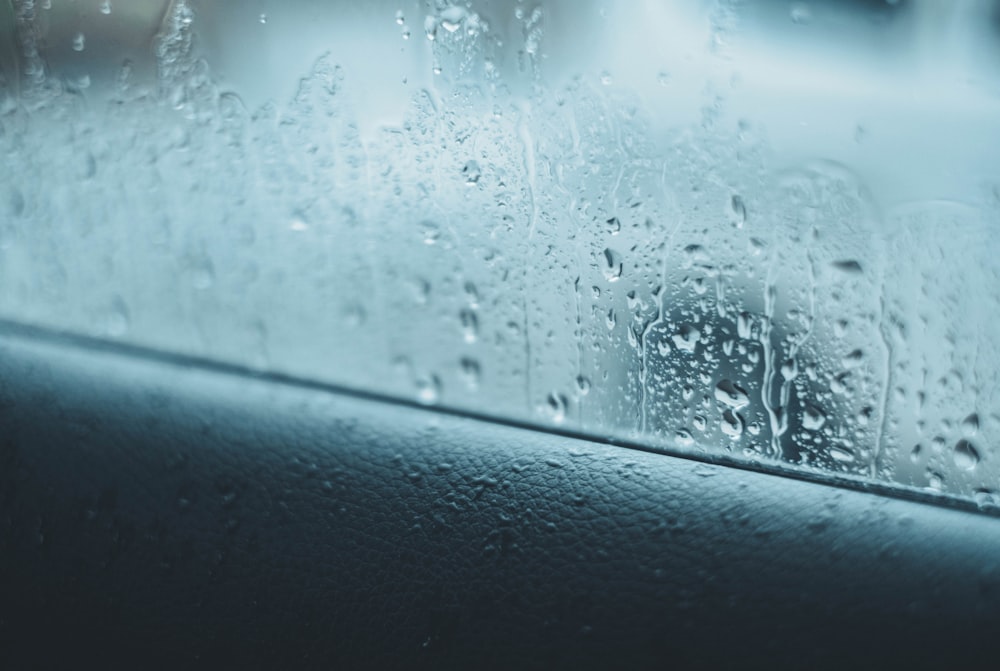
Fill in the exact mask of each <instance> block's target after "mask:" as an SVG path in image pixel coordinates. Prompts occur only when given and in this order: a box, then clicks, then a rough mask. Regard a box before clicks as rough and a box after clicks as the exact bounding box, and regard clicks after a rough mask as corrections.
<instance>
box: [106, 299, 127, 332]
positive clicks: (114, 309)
mask: <svg viewBox="0 0 1000 671" xmlns="http://www.w3.org/2000/svg"><path fill="white" fill-rule="evenodd" d="M129 322H130V316H129V310H128V306H127V305H126V304H125V301H124V300H122V298H121V297H120V296H115V298H114V300H112V301H111V310H110V312H109V313H108V315H107V317H106V321H105V325H104V330H105V332H106V333H107V335H108V336H110V337H112V338H120V337H122V336H123V335H125V334H126V333H128V329H129Z"/></svg>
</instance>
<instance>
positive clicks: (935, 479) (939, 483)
mask: <svg viewBox="0 0 1000 671" xmlns="http://www.w3.org/2000/svg"><path fill="white" fill-rule="evenodd" d="M927 489H931V490H933V491H935V492H940V491H941V490H942V489H944V476H943V475H941V474H940V473H936V472H934V471H928V472H927Z"/></svg>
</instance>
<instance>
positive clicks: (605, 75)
mask: <svg viewBox="0 0 1000 671" xmlns="http://www.w3.org/2000/svg"><path fill="white" fill-rule="evenodd" d="M612 83H614V79H613V78H612V77H611V73H610V72H608V71H607V70H605V71H603V72H602V73H601V84H603V85H604V86H611V84H612Z"/></svg>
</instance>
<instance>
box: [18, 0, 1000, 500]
mask: <svg viewBox="0 0 1000 671" xmlns="http://www.w3.org/2000/svg"><path fill="white" fill-rule="evenodd" d="M998 65H1000V10H998V7H997V3H995V2H987V1H984V0H965V1H960V2H948V3H944V2H935V1H933V0H924V1H922V2H921V1H917V0H909V1H906V0H899V1H897V2H883V1H881V0H867V1H861V0H854V1H843V2H831V1H826V2H820V1H816V2H781V1H778V0H776V1H773V2H765V1H763V0H760V1H754V0H746V1H744V2H735V1H733V2H727V1H721V0H720V1H703V2H648V3H636V2H598V1H595V0H585V1H580V0H552V1H545V2H514V1H510V2H487V1H485V0H482V1H479V0H477V1H472V2H458V3H454V4H453V3H450V2H444V1H442V0H430V1H423V0H422V1H420V2H414V1H412V0H411V1H402V0H400V1H399V2H366V3H356V2H328V1H325V0H295V1H288V0H285V1H280V2H279V1H278V0H245V1H241V2H236V1H234V2H224V3H223V2H209V1H208V0H202V1H196V0H174V1H173V2H168V1H167V0H130V1H129V2H126V1H125V0H14V1H13V3H5V4H4V5H3V6H2V7H0V69H2V72H0V317H2V318H3V319H4V320H6V321H7V323H21V324H30V325H33V326H39V327H43V328H47V329H54V330H60V331H70V332H73V333H79V334H83V335H88V336H96V337H99V338H102V339H107V340H112V341H119V342H122V343H127V344H131V345H140V346H144V347H151V348H155V349H158V350H165V351H168V352H175V353H179V354H184V355H193V356H198V357H207V358H210V359H214V360H218V361H223V362H227V363H232V364H237V365H240V366H245V367H250V368H253V369H257V370H266V371H273V372H278V373H282V374H288V375H294V376H298V377H304V378H308V379H311V380H317V381H321V382H326V383H331V384H335V385H339V386H342V387H346V388H350V389H356V390H363V391H366V392H374V393H378V394H385V395H389V396H392V397H397V398H401V399H406V400H409V401H412V402H416V403H421V404H427V405H434V406H438V407H441V408H447V409H453V410H458V411H467V412H471V413H475V414H479V415H487V416H492V417H497V418H502V419H505V420H512V421H517V422H524V423H528V424H530V425H533V426H538V427H542V428H548V429H555V430H561V431H569V432H578V433H583V434H586V435H588V436H593V437H595V438H599V439H611V440H617V441H630V442H633V443H636V444H640V445H643V446H647V447H650V448H654V449H662V450H666V451H670V452H675V453H686V454H698V455H705V456H707V457H710V458H721V459H732V460H736V461H740V462H746V463H754V464H758V465H760V466H762V467H764V468H769V469H777V470H782V469H792V470H796V471H801V472H808V473H820V474H828V475H836V476H838V477H846V478H856V479H859V480H861V481H863V482H878V483H882V484H886V485H890V486H892V487H898V488H915V489H919V490H927V491H930V492H936V493H940V494H941V495H942V496H943V497H957V498H962V499H967V500H975V501H976V502H978V503H979V504H980V505H982V506H984V507H991V506H996V505H1000V498H994V497H997V496H1000V495H997V494H995V493H994V492H996V491H997V490H998V488H1000V455H998V454H997V450H996V446H997V440H998V437H1000V397H998V395H1000V387H998V372H1000V367H998V363H1000V326H998V324H1000V322H998V316H1000V238H998V235H997V227H998V226H1000V158H998V153H997V149H998V148H1000V76H998V74H1000V70H998Z"/></svg>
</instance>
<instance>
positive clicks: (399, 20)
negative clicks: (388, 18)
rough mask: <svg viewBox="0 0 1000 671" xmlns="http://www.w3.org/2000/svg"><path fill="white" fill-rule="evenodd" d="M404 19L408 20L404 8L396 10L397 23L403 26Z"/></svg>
mask: <svg viewBox="0 0 1000 671" xmlns="http://www.w3.org/2000/svg"><path fill="white" fill-rule="evenodd" d="M404 21H406V18H405V17H404V16H403V10H402V9H398V10H396V24H397V25H400V26H401V25H403V22H404Z"/></svg>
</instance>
